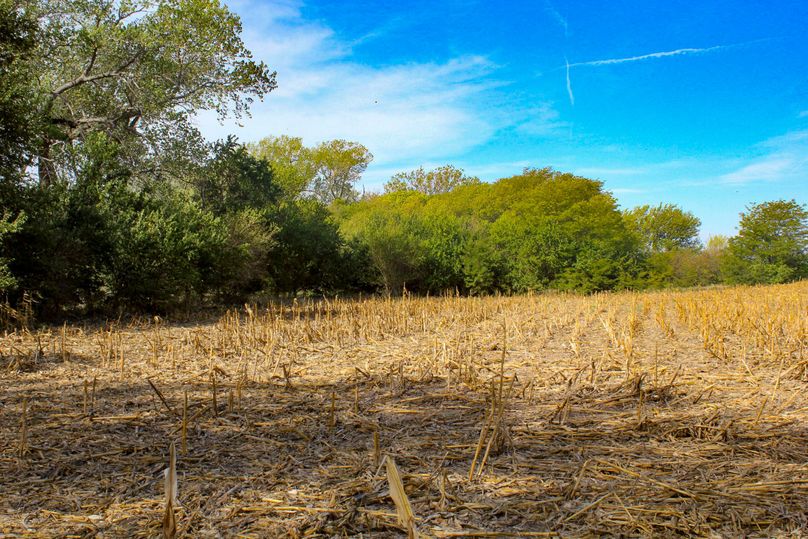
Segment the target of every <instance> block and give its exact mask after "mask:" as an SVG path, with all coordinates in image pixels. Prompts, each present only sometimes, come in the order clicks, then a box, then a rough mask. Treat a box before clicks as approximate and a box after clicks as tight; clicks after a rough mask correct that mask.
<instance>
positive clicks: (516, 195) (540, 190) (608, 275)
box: [337, 169, 639, 293]
mask: <svg viewBox="0 0 808 539" xmlns="http://www.w3.org/2000/svg"><path fill="white" fill-rule="evenodd" d="M601 188H602V186H601V184H600V183H599V182H595V181H592V180H587V179H585V178H580V177H576V176H573V175H571V174H559V173H556V172H553V171H552V170H549V169H539V170H537V169H528V170H526V171H525V172H524V173H523V174H522V175H519V176H514V177H512V178H506V179H503V180H499V181H498V182H496V183H494V184H476V183H469V184H467V185H463V186H458V187H456V188H454V189H452V190H451V191H449V192H446V193H442V194H438V195H426V194H423V193H420V192H419V191H417V190H413V189H406V190H401V191H393V192H391V193H388V194H387V195H384V196H381V197H377V198H374V199H371V200H366V201H363V202H360V203H358V204H355V205H354V206H353V207H351V208H350V209H342V210H340V211H338V212H337V214H338V216H339V218H340V221H341V223H342V229H343V231H344V232H345V233H346V234H347V235H348V236H349V237H356V238H359V239H360V240H361V241H363V242H364V243H365V244H366V245H368V249H369V252H370V253H371V258H372V260H373V262H374V264H375V266H376V268H377V270H378V271H379V273H380V275H382V278H383V284H384V286H385V288H387V289H388V290H390V291H396V290H399V289H400V288H401V287H402V286H403V284H404V283H406V285H407V288H408V289H409V290H416V291H420V292H426V291H429V292H439V291H442V290H447V289H455V288H457V289H459V290H463V291H469V292H472V293H487V292H492V291H496V290H499V291H504V292H524V291H528V290H542V289H547V288H559V287H560V288H570V289H575V290H585V291H593V290H604V289H611V288H617V287H625V286H630V283H632V282H633V281H632V279H634V277H635V275H636V273H637V272H638V271H639V261H638V257H637V245H636V242H635V240H634V239H633V236H632V235H631V234H630V233H629V232H628V231H627V229H626V227H625V223H624V222H623V220H622V218H621V215H620V213H619V212H618V211H617V207H616V203H615V201H614V199H613V198H612V197H611V196H610V195H608V194H606V193H604V192H603V191H602V189H601ZM627 261H630V262H631V264H629V265H627Z"/></svg>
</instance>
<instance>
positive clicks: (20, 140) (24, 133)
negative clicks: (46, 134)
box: [0, 0, 39, 182]
mask: <svg viewBox="0 0 808 539" xmlns="http://www.w3.org/2000/svg"><path fill="white" fill-rule="evenodd" d="M38 33H39V28H38V25H37V22H36V19H35V18H34V17H33V14H32V13H31V12H30V11H29V10H26V9H24V7H22V6H20V5H19V4H18V3H17V2H15V1H14V0H0V141H2V143H1V144H0V180H2V181H5V182H7V181H14V180H17V179H18V178H19V177H20V176H21V175H22V172H23V170H24V168H25V166H26V164H27V162H28V161H29V159H30V158H31V154H32V151H33V148H34V145H35V137H36V131H37V116H36V115H35V114H34V111H35V110H36V109H37V107H38V102H37V93H36V91H35V88H34V86H33V81H34V80H36V77H35V73H34V72H33V70H32V69H31V65H30V61H29V58H30V56H31V54H32V52H33V50H34V48H35V46H36V39H37V37H38Z"/></svg>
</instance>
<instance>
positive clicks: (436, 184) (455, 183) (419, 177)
mask: <svg viewBox="0 0 808 539" xmlns="http://www.w3.org/2000/svg"><path fill="white" fill-rule="evenodd" d="M479 183H480V179H479V178H477V177H474V176H466V175H465V173H464V172H463V170H462V169H459V168H455V167H453V166H452V165H444V166H442V167H438V168H436V169H434V170H430V171H429V172H427V171H425V170H424V167H419V168H417V169H415V170H412V171H409V172H399V173H398V174H396V175H394V176H393V177H392V178H390V181H388V182H387V183H386V184H384V192H385V193H392V192H395V191H418V192H421V193H424V194H426V195H437V194H441V193H448V192H449V191H452V190H453V189H455V188H456V187H460V186H461V185H477V184H479Z"/></svg>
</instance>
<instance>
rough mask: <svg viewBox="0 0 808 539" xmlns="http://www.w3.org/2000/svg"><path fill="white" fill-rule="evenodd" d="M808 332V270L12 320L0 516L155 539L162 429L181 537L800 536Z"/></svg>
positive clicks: (0, 430)
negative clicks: (167, 313) (212, 316)
mask: <svg viewBox="0 0 808 539" xmlns="http://www.w3.org/2000/svg"><path fill="white" fill-rule="evenodd" d="M806 350H808V283H797V284H793V285H787V286H777V287H757V288H726V289H710V290H700V291H684V292H665V293H662V292H660V293H648V294H635V293H620V294H599V295H594V296H587V297H581V296H573V295H560V294H547V295H535V296H526V297H492V298H458V297H444V298H414V297H409V298H397V299H383V298H373V299H366V300H350V301H349V300H330V301H327V300H320V301H311V302H296V303H292V304H286V305H273V306H269V307H257V306H253V307H246V306H245V307H244V308H242V309H240V310H239V311H233V312H230V313H228V314H227V315H225V316H223V317H222V318H221V319H218V320H215V321H208V322H199V323H196V324H174V323H172V322H171V321H169V320H160V319H143V320H139V321H134V322H128V323H120V322H118V323H109V324H105V325H103V326H99V325H89V324H88V325H85V326H81V325H73V326H70V325H68V326H63V327H45V328H39V329H36V330H33V329H32V330H31V331H25V330H22V329H20V330H17V331H14V332H9V333H7V334H6V336H5V337H4V338H2V339H0V388H1V389H0V536H2V537H18V536H19V537H107V538H112V537H121V538H124V537H127V538H128V537H159V536H161V534H162V533H163V527H162V524H161V522H162V520H163V517H164V513H165V505H166V500H165V495H164V469H166V467H167V466H168V462H169V447H170V445H171V443H172V442H173V443H174V444H175V446H176V452H177V466H176V471H177V476H178V480H177V484H178V490H179V493H178V497H177V498H178V499H177V501H178V503H179V507H178V508H176V509H175V512H174V514H175V518H176V524H177V536H179V537H407V535H408V533H409V534H410V535H415V534H417V535H418V536H419V537H545V536H547V537H553V536H563V537H599V536H612V537H616V536H620V537H627V536H629V537H630V536H645V537H652V536H653V537H665V536H700V537H803V536H808V391H806V382H807V381H808V370H807V369H806V366H807V365H808V353H806ZM186 403H187V404H186ZM183 417H184V418H185V419H183ZM387 459H394V462H395V464H396V466H397V469H398V471H399V473H400V475H401V477H402V479H403V484H404V486H405V490H406V495H407V498H408V500H409V503H410V505H411V507H412V512H413V514H414V521H413V525H412V526H411V528H412V529H411V530H409V531H408V525H407V524H406V523H402V522H403V521H402V519H400V518H399V517H398V516H397V508H396V505H395V504H394V502H393V500H392V499H391V497H390V485H389V481H388V474H387V473H386V469H387V466H386V462H387Z"/></svg>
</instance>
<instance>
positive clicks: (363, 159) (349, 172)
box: [311, 140, 373, 204]
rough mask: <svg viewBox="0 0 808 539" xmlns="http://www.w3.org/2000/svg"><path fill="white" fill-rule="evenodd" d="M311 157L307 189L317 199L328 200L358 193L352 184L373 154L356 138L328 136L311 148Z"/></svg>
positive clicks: (347, 197) (357, 179) (351, 199)
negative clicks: (310, 178) (313, 172)
mask: <svg viewBox="0 0 808 539" xmlns="http://www.w3.org/2000/svg"><path fill="white" fill-rule="evenodd" d="M311 160H312V162H313V164H314V169H315V171H316V172H315V175H314V180H313V182H312V185H311V191H312V193H313V195H314V196H315V197H316V198H317V199H318V200H320V201H321V202H323V203H325V204H330V203H332V202H334V201H336V200H348V201H353V200H356V199H357V198H358V197H359V193H358V192H357V190H356V188H355V187H354V185H355V184H356V182H357V181H359V178H360V177H361V176H362V173H363V172H364V171H365V169H367V167H368V164H370V162H371V161H373V154H371V153H370V151H369V150H368V149H367V148H365V147H364V146H362V145H361V144H358V143H356V142H348V141H347V140H331V141H327V142H323V143H321V144H319V145H317V146H316V147H315V148H314V149H312V151H311Z"/></svg>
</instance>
